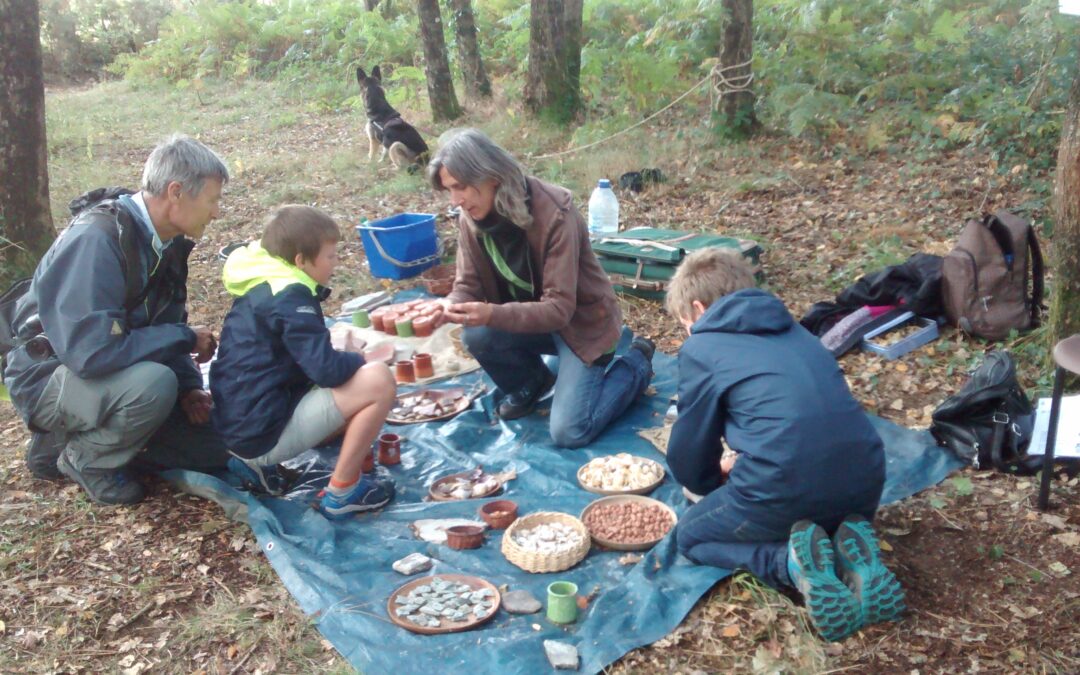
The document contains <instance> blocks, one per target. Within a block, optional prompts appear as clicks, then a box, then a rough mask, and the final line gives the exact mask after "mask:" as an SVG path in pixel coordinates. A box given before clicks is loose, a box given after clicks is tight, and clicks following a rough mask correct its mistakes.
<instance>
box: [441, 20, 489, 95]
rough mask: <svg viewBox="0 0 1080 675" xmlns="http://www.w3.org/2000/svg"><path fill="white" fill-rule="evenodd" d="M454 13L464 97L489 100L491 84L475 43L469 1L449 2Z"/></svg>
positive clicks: (473, 22)
mask: <svg viewBox="0 0 1080 675" xmlns="http://www.w3.org/2000/svg"><path fill="white" fill-rule="evenodd" d="M451 6H452V7H453V11H454V31H455V32H456V33H457V49H458V58H459V59H460V60H461V74H462V75H463V76H464V78H465V95H466V96H468V97H469V98H470V99H473V100H476V99H480V98H491V82H490V81H489V80H488V76H487V72H486V71H485V70H484V62H483V60H481V58H480V47H479V45H477V43H476V20H475V19H474V18H473V11H472V2H471V1H470V0H451Z"/></svg>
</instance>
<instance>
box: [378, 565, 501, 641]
mask: <svg viewBox="0 0 1080 675" xmlns="http://www.w3.org/2000/svg"><path fill="white" fill-rule="evenodd" d="M435 579H442V580H443V581H447V582H450V583H455V584H465V585H466V586H468V587H469V588H471V589H473V590H474V591H479V590H483V589H485V588H488V589H490V590H492V591H494V593H495V595H494V596H493V599H494V601H495V606H494V607H492V608H491V611H490V612H488V615H487V616H485V617H484V618H483V619H477V618H476V617H475V616H474V615H472V614H470V615H469V618H468V619H466V620H465V621H451V620H450V619H447V618H440V619H439V625H438V626H437V627H430V628H429V627H427V626H417V625H416V624H415V623H413V622H412V621H408V620H406V619H405V618H403V617H400V616H398V615H397V614H396V613H395V611H394V610H395V608H396V607H397V605H396V604H395V603H394V600H395V598H397V597H398V596H399V595H408V594H409V593H411V592H412V590H413V589H414V588H416V587H418V586H423V585H424V584H430V583H431V582H432V581H434V580H435ZM501 606H502V596H501V595H499V589H498V588H496V587H495V584H493V583H491V582H490V581H488V580H486V579H481V578H480V577H473V576H468V575H465V574H436V575H433V576H430V577H421V578H420V579H413V580H412V581H410V582H409V583H407V584H405V585H404V586H401V587H400V588H398V589H397V590H396V591H394V592H393V593H391V594H390V599H388V600H387V601H386V613H387V614H388V615H389V616H390V620H391V621H392V622H394V623H395V624H397V625H398V626H401V627H402V628H404V629H405V630H409V631H412V632H414V633H420V634H422V635H437V634H439V633H459V632H461V631H463V630H470V629H472V628H476V627H477V626H479V625H480V624H482V623H486V622H488V621H491V619H493V618H494V617H495V613H496V612H498V611H499V607H501Z"/></svg>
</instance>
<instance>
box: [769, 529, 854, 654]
mask: <svg viewBox="0 0 1080 675" xmlns="http://www.w3.org/2000/svg"><path fill="white" fill-rule="evenodd" d="M834 558H835V553H834V551H833V547H832V542H830V541H829V535H828V534H827V533H826V532H825V530H823V529H822V528H821V526H819V525H815V524H814V523H811V522H810V521H808V520H800V521H799V522H797V523H795V524H794V525H793V526H792V527H791V538H790V539H788V561H787V568H788V576H789V577H791V583H792V585H794V586H795V588H797V589H798V590H799V592H800V593H802V596H803V599H804V600H805V602H806V610H807V612H809V614H810V623H812V624H814V628H816V629H817V632H818V633H819V634H820V635H821V637H822V638H824V639H826V640H828V641H829V642H835V641H837V640H842V639H843V638H845V637H847V636H848V635H851V634H852V633H854V632H855V631H857V630H858V629H859V628H861V627H862V625H863V623H862V610H861V609H860V607H859V600H858V599H857V598H856V597H855V594H854V593H852V592H851V589H850V588H848V587H847V586H845V585H844V583H843V582H842V581H840V579H839V578H838V577H837V576H836V571H835V567H834Z"/></svg>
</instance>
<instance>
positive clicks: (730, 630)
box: [720, 623, 742, 638]
mask: <svg viewBox="0 0 1080 675" xmlns="http://www.w3.org/2000/svg"><path fill="white" fill-rule="evenodd" d="M720 634H721V635H723V636H724V637H726V638H733V637H739V635H741V634H742V630H741V629H740V628H739V624H737V623H733V624H731V625H730V626H728V627H726V628H724V630H722V631H720Z"/></svg>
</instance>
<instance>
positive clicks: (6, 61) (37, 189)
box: [0, 0, 56, 292]
mask: <svg viewBox="0 0 1080 675" xmlns="http://www.w3.org/2000/svg"><path fill="white" fill-rule="evenodd" d="M39 36H40V26H39V23H38V3H37V0H0V292H2V291H3V290H5V289H6V288H7V286H8V284H10V283H11V281H12V280H14V279H18V278H20V277H24V276H29V275H30V274H31V273H32V272H33V271H34V267H35V266H36V265H37V262H38V260H40V259H41V256H42V255H43V254H44V253H45V251H46V250H48V248H49V245H50V244H51V243H52V241H53V239H55V238H56V230H55V229H54V228H53V222H52V214H50V212H49V171H48V164H47V157H46V145H45V87H44V85H43V83H42V79H41V78H42V75H41V43H40V37H39Z"/></svg>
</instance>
